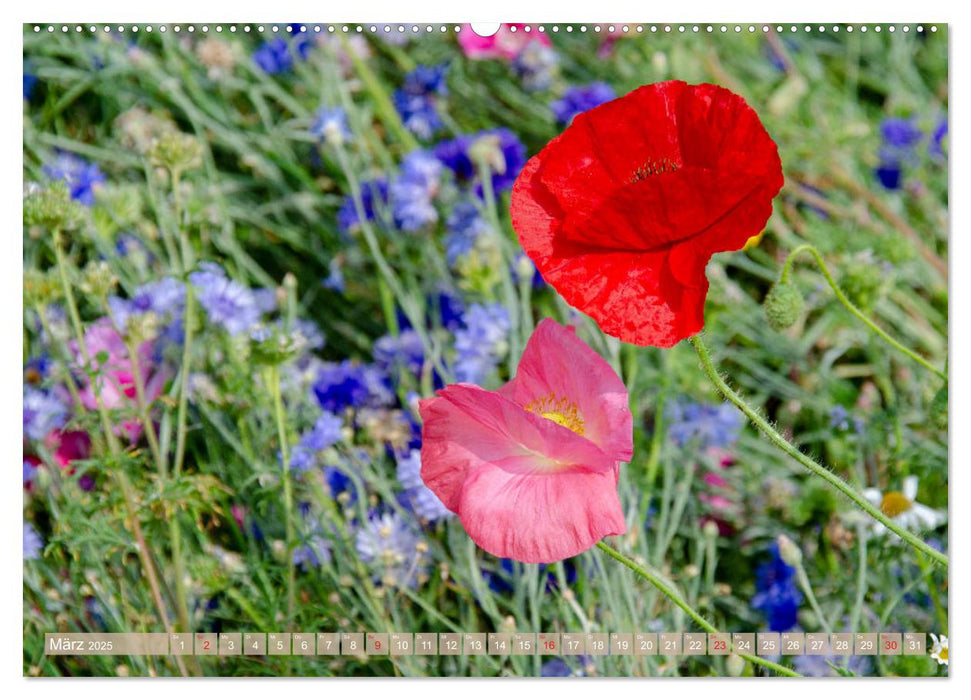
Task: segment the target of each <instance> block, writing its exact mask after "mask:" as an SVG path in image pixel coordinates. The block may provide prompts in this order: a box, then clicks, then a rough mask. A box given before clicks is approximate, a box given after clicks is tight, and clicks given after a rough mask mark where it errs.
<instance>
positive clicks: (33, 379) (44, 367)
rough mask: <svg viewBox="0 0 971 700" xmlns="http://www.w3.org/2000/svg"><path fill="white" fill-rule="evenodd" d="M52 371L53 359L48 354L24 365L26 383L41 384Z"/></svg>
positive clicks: (33, 358)
mask: <svg viewBox="0 0 971 700" xmlns="http://www.w3.org/2000/svg"><path fill="white" fill-rule="evenodd" d="M50 370H51V358H50V357H48V355H47V353H44V354H42V355H38V356H37V357H32V358H31V359H29V360H27V362H26V363H24V382H26V383H28V384H40V383H41V382H42V381H43V380H44V379H45V378H46V377H47V375H48V373H49V372H50Z"/></svg>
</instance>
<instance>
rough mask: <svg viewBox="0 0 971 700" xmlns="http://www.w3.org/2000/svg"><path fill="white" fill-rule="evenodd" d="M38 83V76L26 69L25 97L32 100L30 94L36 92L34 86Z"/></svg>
mask: <svg viewBox="0 0 971 700" xmlns="http://www.w3.org/2000/svg"><path fill="white" fill-rule="evenodd" d="M36 85H37V76H36V75H31V74H30V73H28V72H27V71H24V99H25V100H27V101H30V96H31V95H33V94H34V87H35V86H36Z"/></svg>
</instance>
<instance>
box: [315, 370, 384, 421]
mask: <svg viewBox="0 0 971 700" xmlns="http://www.w3.org/2000/svg"><path fill="white" fill-rule="evenodd" d="M313 391H314V395H315V396H316V397H317V402H318V403H319V404H320V407H321V408H323V409H324V410H325V411H330V412H332V413H340V412H341V411H343V410H344V409H345V408H358V407H360V406H364V405H372V406H384V405H387V404H389V403H391V402H393V401H394V394H393V393H392V392H391V390H390V388H389V387H388V378H387V376H386V375H385V374H384V373H383V372H381V370H379V369H378V368H377V367H373V366H371V365H364V364H361V363H359V362H353V361H351V360H344V361H343V362H340V363H336V362H325V363H324V364H323V365H321V367H320V372H319V374H318V375H317V381H316V382H315V383H314V386H313Z"/></svg>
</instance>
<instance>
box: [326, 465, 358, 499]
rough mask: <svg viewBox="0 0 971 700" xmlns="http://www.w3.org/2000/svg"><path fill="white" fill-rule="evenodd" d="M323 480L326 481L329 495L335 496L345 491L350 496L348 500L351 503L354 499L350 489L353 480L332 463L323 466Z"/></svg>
mask: <svg viewBox="0 0 971 700" xmlns="http://www.w3.org/2000/svg"><path fill="white" fill-rule="evenodd" d="M324 481H326V482H327V487H328V488H329V489H330V495H331V496H333V497H334V498H337V497H338V496H339V495H340V494H342V493H347V494H348V495H349V496H350V500H349V502H351V503H353V502H354V500H355V499H356V496H355V493H354V491H353V490H352V487H353V486H354V482H353V481H351V478H350V477H349V476H348V475H347V474H345V473H344V471H343V470H342V469H341V468H340V467H336V466H334V465H327V466H326V467H324Z"/></svg>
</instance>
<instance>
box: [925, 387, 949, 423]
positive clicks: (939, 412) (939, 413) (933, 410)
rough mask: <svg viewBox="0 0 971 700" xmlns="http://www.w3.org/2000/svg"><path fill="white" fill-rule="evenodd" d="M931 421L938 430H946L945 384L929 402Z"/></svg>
mask: <svg viewBox="0 0 971 700" xmlns="http://www.w3.org/2000/svg"><path fill="white" fill-rule="evenodd" d="M929 414H930V417H931V420H932V421H934V423H935V424H936V425H937V427H938V428H947V385H946V384H945V385H944V386H942V387H941V388H940V390H939V391H938V392H937V393H936V394H934V398H933V399H932V400H931V405H930V411H929Z"/></svg>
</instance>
